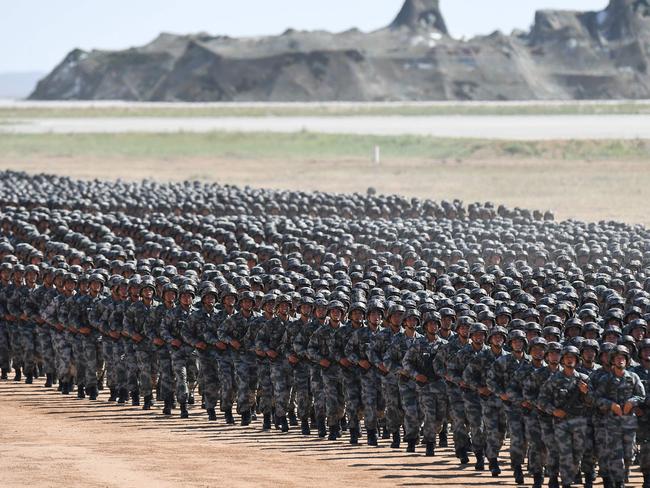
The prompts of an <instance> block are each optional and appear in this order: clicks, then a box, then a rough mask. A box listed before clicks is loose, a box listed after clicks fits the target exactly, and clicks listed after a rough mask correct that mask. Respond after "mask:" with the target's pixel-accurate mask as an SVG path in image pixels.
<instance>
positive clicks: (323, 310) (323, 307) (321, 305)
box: [314, 298, 327, 320]
mask: <svg viewBox="0 0 650 488" xmlns="http://www.w3.org/2000/svg"><path fill="white" fill-rule="evenodd" d="M314 316H315V317H316V318H317V319H318V320H324V319H325V318H326V317H327V300H325V299H324V298H318V299H317V300H316V301H315V303H314Z"/></svg>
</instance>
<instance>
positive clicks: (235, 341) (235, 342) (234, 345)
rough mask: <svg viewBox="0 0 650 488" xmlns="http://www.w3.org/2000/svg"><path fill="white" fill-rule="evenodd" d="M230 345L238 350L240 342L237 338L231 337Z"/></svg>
mask: <svg viewBox="0 0 650 488" xmlns="http://www.w3.org/2000/svg"><path fill="white" fill-rule="evenodd" d="M230 345H231V346H232V347H234V348H235V350H237V351H239V348H240V347H241V343H240V342H239V341H238V340H237V339H233V340H232V341H230Z"/></svg>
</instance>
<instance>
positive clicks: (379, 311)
mask: <svg viewBox="0 0 650 488" xmlns="http://www.w3.org/2000/svg"><path fill="white" fill-rule="evenodd" d="M385 312H386V309H385V308H384V303H383V302H381V301H379V300H373V301H371V302H370V303H369V304H368V322H369V323H370V324H372V325H378V324H379V323H380V322H381V320H382V319H383V318H384V314H385Z"/></svg>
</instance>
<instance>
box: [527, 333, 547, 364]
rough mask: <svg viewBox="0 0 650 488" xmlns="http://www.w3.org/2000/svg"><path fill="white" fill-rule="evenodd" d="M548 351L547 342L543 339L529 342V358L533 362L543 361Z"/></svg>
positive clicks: (534, 339)
mask: <svg viewBox="0 0 650 488" xmlns="http://www.w3.org/2000/svg"><path fill="white" fill-rule="evenodd" d="M547 349H548V342H547V341H546V339H544V338H543V337H535V338H533V339H532V340H531V341H530V348H529V351H530V356H531V357H532V358H533V359H534V360H535V361H543V360H544V356H545V355H546V350H547Z"/></svg>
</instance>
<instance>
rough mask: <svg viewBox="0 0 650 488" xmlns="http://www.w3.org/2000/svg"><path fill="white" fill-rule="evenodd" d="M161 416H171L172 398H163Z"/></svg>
mask: <svg viewBox="0 0 650 488" xmlns="http://www.w3.org/2000/svg"><path fill="white" fill-rule="evenodd" d="M162 413H163V415H171V414H172V396H171V395H168V396H166V397H165V406H164V407H163V411H162Z"/></svg>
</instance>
